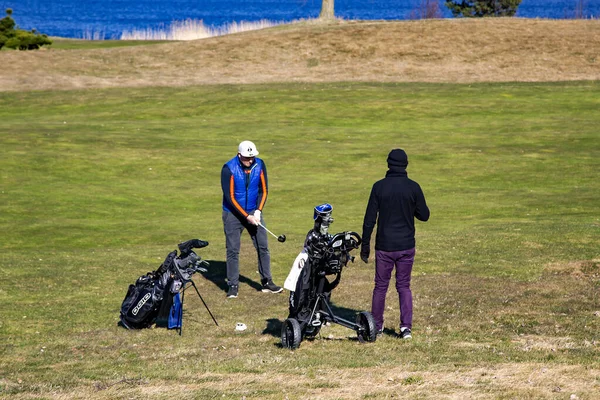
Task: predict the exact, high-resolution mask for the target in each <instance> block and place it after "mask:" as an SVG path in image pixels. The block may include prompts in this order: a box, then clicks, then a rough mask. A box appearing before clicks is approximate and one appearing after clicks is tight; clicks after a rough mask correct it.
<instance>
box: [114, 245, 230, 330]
mask: <svg viewBox="0 0 600 400" xmlns="http://www.w3.org/2000/svg"><path fill="white" fill-rule="evenodd" d="M206 246H208V242H205V241H203V240H199V239H192V240H188V241H186V242H183V243H180V244H179V245H178V247H179V255H177V250H173V251H172V252H170V253H169V254H168V255H167V257H166V258H165V261H164V262H163V263H162V264H161V265H160V267H159V268H158V269H157V270H156V271H154V272H148V273H147V274H146V275H143V276H140V277H139V278H138V279H137V281H136V282H135V284H133V285H129V289H128V290H127V294H126V295H125V299H124V300H123V303H122V304H121V313H120V323H121V325H123V326H124V327H125V328H127V329H143V328H148V327H150V326H152V325H153V324H154V323H156V325H157V326H162V327H170V328H179V329H180V331H179V332H180V334H181V325H182V311H183V291H184V290H185V289H186V285H187V284H188V283H190V284H191V286H193V287H194V288H195V289H196V292H197V293H198V296H200V293H199V292H198V289H197V288H196V285H195V284H194V281H192V276H193V275H194V274H195V273H196V272H206V267H207V266H208V262H206V261H204V260H202V258H200V256H198V255H197V254H196V253H195V252H194V251H193V250H192V249H194V248H203V247H206ZM180 293H181V298H179V294H180ZM200 299H201V300H202V302H203V303H204V300H203V299H202V296H200ZM204 305H205V306H206V303H204ZM207 310H208V307H207ZM209 313H210V310H209ZM211 317H212V313H211ZM213 320H214V321H215V324H216V323H217V321H216V320H215V319H214V317H213ZM217 325H218V324H217Z"/></svg>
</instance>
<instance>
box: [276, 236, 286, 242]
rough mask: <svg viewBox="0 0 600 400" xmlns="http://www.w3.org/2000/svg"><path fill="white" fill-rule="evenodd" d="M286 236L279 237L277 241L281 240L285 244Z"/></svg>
mask: <svg viewBox="0 0 600 400" xmlns="http://www.w3.org/2000/svg"><path fill="white" fill-rule="evenodd" d="M285 239H286V238H285V235H279V237H278V238H277V240H279V241H280V242H281V243H283V242H285Z"/></svg>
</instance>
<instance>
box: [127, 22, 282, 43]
mask: <svg viewBox="0 0 600 400" xmlns="http://www.w3.org/2000/svg"><path fill="white" fill-rule="evenodd" d="M283 23H284V22H282V21H269V20H266V19H262V20H260V21H240V22H235V21H234V22H231V23H228V24H225V25H222V26H218V27H213V26H208V25H205V24H204V21H203V20H197V19H186V20H183V21H173V22H172V23H171V25H169V26H168V27H166V28H164V29H163V28H158V29H155V28H146V29H133V30H131V31H124V32H123V34H122V35H121V40H197V39H205V38H209V37H213V36H222V35H228V34H232V33H239V32H246V31H253V30H257V29H265V28H271V27H273V26H277V25H281V24H283Z"/></svg>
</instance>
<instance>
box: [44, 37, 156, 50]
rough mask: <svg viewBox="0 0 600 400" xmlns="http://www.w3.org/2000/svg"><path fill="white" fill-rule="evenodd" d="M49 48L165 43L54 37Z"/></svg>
mask: <svg viewBox="0 0 600 400" xmlns="http://www.w3.org/2000/svg"><path fill="white" fill-rule="evenodd" d="M51 39H52V45H50V46H49V47H48V48H49V49H56V50H81V49H106V48H110V47H128V46H146V45H150V44H156V43H165V41H161V40H86V39H67V38H60V37H53V38H51Z"/></svg>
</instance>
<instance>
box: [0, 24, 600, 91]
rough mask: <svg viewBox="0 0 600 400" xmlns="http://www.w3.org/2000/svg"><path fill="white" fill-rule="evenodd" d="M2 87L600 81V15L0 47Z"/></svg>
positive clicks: (312, 27)
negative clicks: (144, 42) (125, 43)
mask: <svg viewBox="0 0 600 400" xmlns="http://www.w3.org/2000/svg"><path fill="white" fill-rule="evenodd" d="M0 64H2V65H4V66H10V67H9V68H6V67H5V68H2V69H1V71H0V91H18V90H52V89H77V88H103V87H143V86H157V85H158V86H182V85H202V84H227V83H235V84H240V83H249V84H252V83H274V82H331V81H371V82H417V81H418V82H457V83H468V82H503V81H525V82H526V81H529V82H533V81H565V80H598V79H600V21H598V20H537V19H517V18H498V19H462V20H457V19H453V20H451V19H444V20H422V21H402V22H383V21H368V22H367V21H365V22H348V21H335V22H331V23H322V24H318V23H300V24H294V25H287V26H281V27H276V28H271V29H265V30H260V31H252V32H244V33H240V34H234V35H228V36H222V37H216V38H210V39H202V40H197V41H192V42H175V43H165V44H159V45H148V46H134V47H120V48H110V49H92V50H45V51H34V52H13V51H3V52H0Z"/></svg>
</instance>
